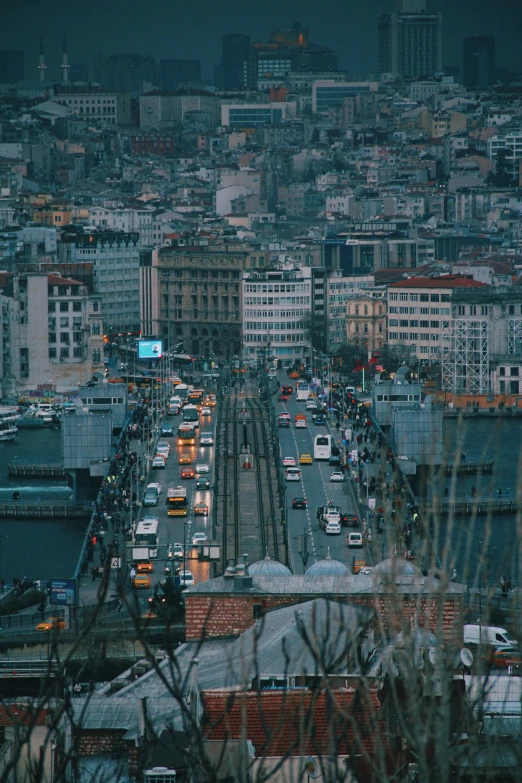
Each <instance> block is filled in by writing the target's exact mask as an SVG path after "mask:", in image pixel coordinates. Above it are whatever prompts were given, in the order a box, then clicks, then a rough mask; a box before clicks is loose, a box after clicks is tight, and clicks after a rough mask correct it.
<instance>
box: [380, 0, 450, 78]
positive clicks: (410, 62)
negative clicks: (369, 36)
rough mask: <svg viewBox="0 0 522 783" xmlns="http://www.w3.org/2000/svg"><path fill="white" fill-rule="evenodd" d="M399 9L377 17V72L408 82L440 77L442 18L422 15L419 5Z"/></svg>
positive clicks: (423, 5) (404, 5)
mask: <svg viewBox="0 0 522 783" xmlns="http://www.w3.org/2000/svg"><path fill="white" fill-rule="evenodd" d="M407 6H409V7H407ZM402 8H403V10H402V11H399V12H398V13H394V14H391V15H384V16H380V17H379V22H378V34H379V71H380V72H381V73H391V74H395V75H398V76H401V77H402V78H409V79H419V78H421V77H427V76H435V75H436V74H439V73H441V72H442V14H429V13H426V10H425V3H424V2H422V1H421V2H414V3H411V4H405V3H404V2H403V3H402Z"/></svg>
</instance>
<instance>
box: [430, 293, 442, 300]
mask: <svg viewBox="0 0 522 783" xmlns="http://www.w3.org/2000/svg"><path fill="white" fill-rule="evenodd" d="M430 302H440V295H439V294H430Z"/></svg>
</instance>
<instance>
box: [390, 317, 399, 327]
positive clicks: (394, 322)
mask: <svg viewBox="0 0 522 783" xmlns="http://www.w3.org/2000/svg"><path fill="white" fill-rule="evenodd" d="M389 324H390V326H398V325H399V319H398V318H390V320H389Z"/></svg>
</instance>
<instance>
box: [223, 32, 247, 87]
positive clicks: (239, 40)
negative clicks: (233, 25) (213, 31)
mask: <svg viewBox="0 0 522 783" xmlns="http://www.w3.org/2000/svg"><path fill="white" fill-rule="evenodd" d="M249 55H250V36H249V35H243V34H242V33H230V34H229V35H224V36H223V38H222V50H221V79H222V82H223V83H222V87H223V89H225V90H240V89H242V88H243V87H245V86H246V83H247V64H248V58H249Z"/></svg>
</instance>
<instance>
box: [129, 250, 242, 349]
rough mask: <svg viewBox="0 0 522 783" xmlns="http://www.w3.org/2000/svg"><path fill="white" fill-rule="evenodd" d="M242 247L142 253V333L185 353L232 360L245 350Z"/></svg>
mask: <svg viewBox="0 0 522 783" xmlns="http://www.w3.org/2000/svg"><path fill="white" fill-rule="evenodd" d="M248 258H249V253H248V251H247V250H245V249H244V248H242V247H237V248H234V247H227V246H219V247H195V246H190V247H181V246H179V247H164V248H161V249H159V250H157V249H155V250H154V251H143V252H142V259H141V272H140V280H141V329H142V332H143V333H144V334H150V335H157V336H158V337H162V338H163V339H164V341H165V343H166V344H168V345H173V344H178V343H183V350H184V351H185V353H191V354H194V355H196V356H219V357H227V358H230V357H232V356H233V355H235V354H239V352H240V346H241V276H242V273H243V271H244V269H246V267H247V263H248Z"/></svg>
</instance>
